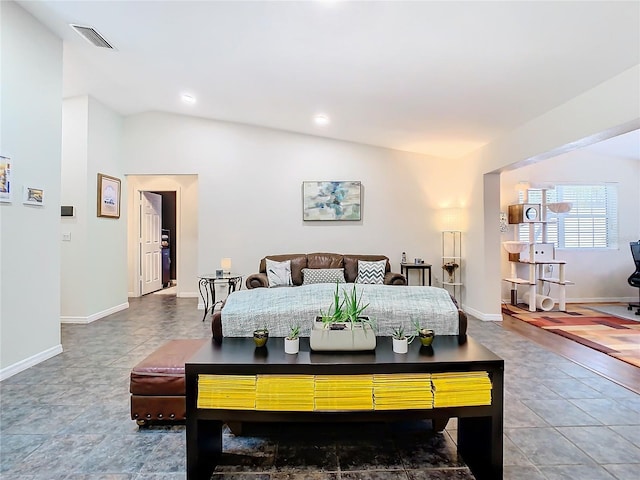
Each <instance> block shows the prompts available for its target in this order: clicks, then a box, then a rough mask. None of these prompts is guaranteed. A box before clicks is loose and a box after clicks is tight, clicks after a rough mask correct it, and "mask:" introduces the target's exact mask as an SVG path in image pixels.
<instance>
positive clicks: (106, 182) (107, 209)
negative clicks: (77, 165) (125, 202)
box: [98, 173, 120, 218]
mask: <svg viewBox="0 0 640 480" xmlns="http://www.w3.org/2000/svg"><path fill="white" fill-rule="evenodd" d="M98 216H99V217H107V218H120V179H119V178H116V177H110V176H109V175H104V174H102V173H99V174H98Z"/></svg>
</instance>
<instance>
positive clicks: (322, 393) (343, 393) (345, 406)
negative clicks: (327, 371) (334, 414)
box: [315, 375, 373, 410]
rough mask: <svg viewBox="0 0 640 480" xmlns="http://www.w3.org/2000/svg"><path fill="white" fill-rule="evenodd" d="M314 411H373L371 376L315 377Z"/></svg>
mask: <svg viewBox="0 0 640 480" xmlns="http://www.w3.org/2000/svg"><path fill="white" fill-rule="evenodd" d="M315 387H316V388H315V401H316V405H315V410H373V375H316V381H315Z"/></svg>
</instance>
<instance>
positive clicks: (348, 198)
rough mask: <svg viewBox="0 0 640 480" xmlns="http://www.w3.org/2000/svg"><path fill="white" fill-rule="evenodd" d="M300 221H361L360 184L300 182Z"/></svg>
mask: <svg viewBox="0 0 640 480" xmlns="http://www.w3.org/2000/svg"><path fill="white" fill-rule="evenodd" d="M302 219H303V220H304V221H360V220H362V184H361V182H359V181H314V182H310V181H309V182H302Z"/></svg>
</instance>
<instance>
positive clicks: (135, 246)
mask: <svg viewBox="0 0 640 480" xmlns="http://www.w3.org/2000/svg"><path fill="white" fill-rule="evenodd" d="M158 190H162V191H165V192H175V194H176V232H175V234H174V233H173V232H172V234H171V237H172V238H175V243H176V244H179V243H178V242H180V241H181V238H180V232H181V230H182V227H181V223H182V215H181V214H180V213H181V211H182V204H181V202H182V195H181V193H182V191H181V187H179V186H175V187H169V186H166V185H163V186H162V187H161V188H154V187H149V186H145V188H144V189H141V188H135V189H134V191H133V195H132V199H133V203H132V204H131V211H129V218H130V219H131V223H129V230H130V231H129V234H128V238H129V252H130V255H132V259H131V260H132V261H131V262H129V273H128V274H129V276H130V278H133V279H134V280H133V285H132V287H133V290H132V291H130V292H129V296H130V297H141V296H142V292H141V285H140V274H141V272H140V261H141V258H140V229H141V228H142V223H141V222H142V221H141V216H140V209H141V205H142V202H141V201H140V198H141V195H142V192H149V193H154V192H156V191H158ZM176 264H177V265H180V250H179V249H177V250H176ZM179 276H180V275H179V273H178V268H176V283H177V284H178V285H180V278H179Z"/></svg>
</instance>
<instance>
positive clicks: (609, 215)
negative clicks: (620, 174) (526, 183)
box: [519, 184, 618, 248]
mask: <svg viewBox="0 0 640 480" xmlns="http://www.w3.org/2000/svg"><path fill="white" fill-rule="evenodd" d="M519 200H520V202H523V201H524V192H520V199H519ZM528 202H529V203H541V202H542V190H540V189H529V199H528ZM553 202H571V203H572V205H573V206H572V207H571V210H570V211H569V212H567V213H563V214H555V213H553V212H551V211H549V210H548V209H547V222H548V223H547V241H548V242H550V243H554V244H555V246H556V247H558V248H617V247H618V189H617V187H616V186H615V185H613V184H601V185H556V187H555V190H547V203H553ZM529 227H531V228H534V229H535V231H534V240H535V241H536V242H540V241H542V225H541V224H531V225H528V224H521V225H520V230H519V239H520V240H522V241H525V242H527V241H529Z"/></svg>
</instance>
